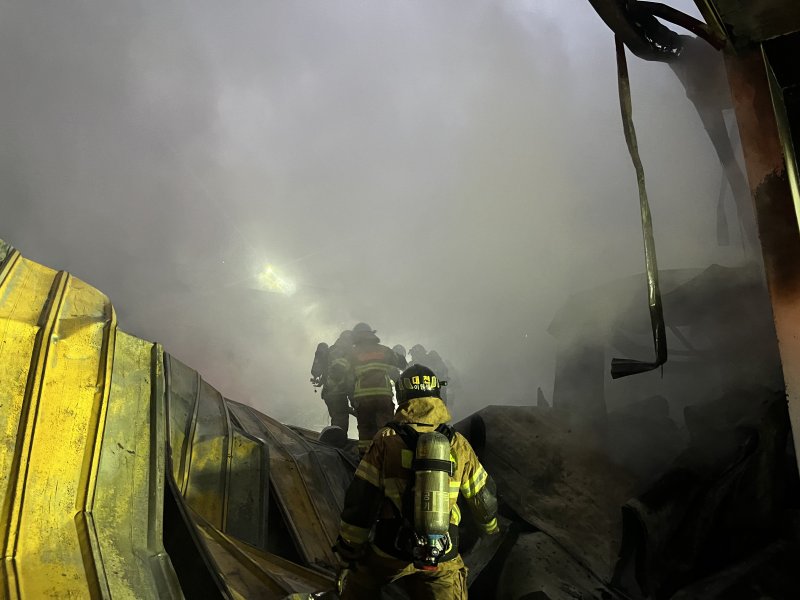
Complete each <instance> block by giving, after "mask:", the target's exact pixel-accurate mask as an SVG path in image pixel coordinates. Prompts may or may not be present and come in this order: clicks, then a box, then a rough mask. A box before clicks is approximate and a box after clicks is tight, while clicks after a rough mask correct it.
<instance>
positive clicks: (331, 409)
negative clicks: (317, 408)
mask: <svg viewBox="0 0 800 600" xmlns="http://www.w3.org/2000/svg"><path fill="white" fill-rule="evenodd" d="M323 400H324V401H325V404H326V405H327V406H328V414H329V415H330V416H331V425H336V426H337V427H341V428H342V429H343V430H344V432H345V433H347V429H348V428H349V427H350V405H349V404H348V402H347V394H330V395H327V396H325V397H324V398H323Z"/></svg>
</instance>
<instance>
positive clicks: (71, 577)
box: [0, 243, 182, 599]
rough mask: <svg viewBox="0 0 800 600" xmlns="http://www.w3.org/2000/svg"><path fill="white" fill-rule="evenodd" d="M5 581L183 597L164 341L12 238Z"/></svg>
mask: <svg viewBox="0 0 800 600" xmlns="http://www.w3.org/2000/svg"><path fill="white" fill-rule="evenodd" d="M0 261H2V262H1V263H0V265H1V266H0V422H2V427H3V433H2V444H0V493H2V496H3V498H2V499H3V502H2V507H3V508H2V515H0V530H1V531H2V537H1V538H0V539H1V540H2V545H3V563H2V571H1V572H0V586H1V587H0V589H2V594H3V596H4V597H6V598H31V599H39V598H51V597H59V598H62V597H71V598H84V597H87V596H88V595H89V594H91V595H92V596H93V597H106V598H108V597H115V598H147V597H152V598H156V597H159V598H180V597H182V594H181V591H180V588H179V587H178V584H177V579H176V577H175V573H174V570H173V569H172V565H171V563H170V559H169V557H168V556H167V555H166V553H165V552H164V548H163V545H162V543H161V518H162V498H163V481H164V464H165V463H164V460H163V458H164V454H163V453H164V421H163V410H164V405H163V402H162V401H161V400H160V397H159V396H158V395H154V396H152V398H153V402H151V386H152V385H153V382H154V381H155V380H157V379H158V378H159V377H160V376H161V375H160V371H161V369H162V365H161V358H160V357H161V352H160V350H159V348H158V347H157V346H154V345H153V344H152V343H149V342H145V341H143V340H139V339H137V338H134V337H132V336H129V335H126V334H124V333H122V332H120V331H118V330H117V322H116V316H115V314H114V310H113V308H112V306H111V304H110V303H109V301H108V298H106V296H104V295H103V294H102V293H100V292H98V291H97V290H95V289H94V288H92V287H91V286H89V285H87V284H86V283H84V282H83V281H81V280H79V279H77V278H75V277H72V276H71V275H69V274H68V273H65V272H63V271H54V270H52V269H48V268H46V267H43V266H41V265H38V264H36V263H34V262H32V261H29V260H26V259H25V258H23V257H22V256H20V254H19V252H17V251H16V250H14V249H12V248H10V247H9V246H8V245H7V244H4V243H0Z"/></svg>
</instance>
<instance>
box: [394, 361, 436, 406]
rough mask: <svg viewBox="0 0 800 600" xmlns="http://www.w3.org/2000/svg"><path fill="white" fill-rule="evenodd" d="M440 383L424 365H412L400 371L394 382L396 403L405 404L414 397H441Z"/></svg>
mask: <svg viewBox="0 0 800 600" xmlns="http://www.w3.org/2000/svg"><path fill="white" fill-rule="evenodd" d="M442 383H443V382H440V381H439V378H438V377H436V374H435V373H434V372H433V371H431V370H430V369H429V368H428V367H426V366H425V365H414V366H412V367H408V368H407V369H406V370H405V371H403V372H402V373H400V376H399V377H398V378H397V381H396V382H395V384H394V389H395V391H396V392H397V403H398V404H405V403H406V402H408V401H409V400H412V399H414V398H430V397H431V396H433V397H436V398H441V397H442V396H441V393H442V388H441V386H442Z"/></svg>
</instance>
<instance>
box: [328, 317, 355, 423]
mask: <svg viewBox="0 0 800 600" xmlns="http://www.w3.org/2000/svg"><path fill="white" fill-rule="evenodd" d="M352 350H353V332H352V331H343V332H342V333H341V334H339V338H338V339H337V340H336V342H335V343H334V344H333V346H331V347H330V348H329V349H328V360H327V369H326V372H325V376H324V379H323V385H322V399H323V400H324V401H325V404H326V406H327V407H328V414H329V415H330V417H331V425H334V426H336V427H340V428H341V429H342V430H344V433H345V435H347V430H348V429H349V426H350V404H349V400H348V399H349V398H350V397H351V396H352V393H353V376H352V370H351V368H350V354H351V352H352Z"/></svg>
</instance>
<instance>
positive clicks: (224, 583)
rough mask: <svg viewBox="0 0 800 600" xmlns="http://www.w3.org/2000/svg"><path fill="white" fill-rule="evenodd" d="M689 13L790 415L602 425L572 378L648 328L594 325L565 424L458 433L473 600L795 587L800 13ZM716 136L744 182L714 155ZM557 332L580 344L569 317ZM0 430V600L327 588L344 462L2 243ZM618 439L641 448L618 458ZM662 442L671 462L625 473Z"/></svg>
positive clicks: (471, 428) (668, 49)
mask: <svg viewBox="0 0 800 600" xmlns="http://www.w3.org/2000/svg"><path fill="white" fill-rule="evenodd" d="M590 1H591V2H592V4H593V5H594V6H595V8H596V9H597V10H598V12H599V13H600V14H601V16H602V17H603V18H604V20H605V21H606V22H607V23H608V24H609V26H610V27H611V28H612V29H614V31H615V32H616V33H617V35H618V37H619V38H620V39H621V40H622V41H623V42H624V43H625V44H626V45H627V46H628V47H629V48H630V49H632V50H633V51H634V52H635V53H636V54H637V55H639V56H641V57H643V58H647V59H655V60H662V59H672V58H675V57H677V56H678V55H679V54H680V47H679V46H680V41H679V40H678V39H677V37H676V36H674V35H673V34H672V33H671V32H669V30H666V28H665V27H664V26H663V25H661V24H660V23H659V22H658V21H657V20H656V19H655V18H654V16H664V15H667V16H673V17H674V16H675V15H674V13H669V11H666V12H665V11H664V7H662V6H661V5H658V4H655V3H650V2H640V1H633V2H622V1H619V0H606V1H601V0H590ZM698 5H699V6H700V8H701V10H702V12H703V14H704V16H705V18H706V21H707V23H708V26H707V29H706V30H705V33H706V34H707V35H712V36H713V37H714V39H716V40H719V41H720V43H721V44H722V43H724V44H725V45H726V62H727V70H728V79H729V81H730V85H731V91H732V98H733V106H734V108H735V109H736V112H737V118H738V121H739V126H740V131H741V137H742V140H743V145H744V154H745V158H746V162H747V171H748V177H749V182H750V184H749V187H750V191H751V193H752V197H753V199H754V202H755V212H756V222H757V226H758V236H759V239H760V245H761V248H762V250H763V254H764V264H765V273H766V281H767V284H768V288H769V296H768V298H769V302H770V304H771V309H772V313H773V316H774V323H775V327H776V329H777V333H778V336H777V345H776V346H775V347H774V348H773V351H774V352H777V354H778V355H779V356H778V358H779V359H780V364H781V367H782V372H781V374H782V377H783V380H784V383H785V386H786V387H785V389H786V392H787V393H788V398H789V411H788V412H787V409H786V395H785V393H784V390H783V389H777V390H775V389H771V387H774V386H772V383H774V381H775V378H774V377H773V376H772V375H768V376H767V375H765V377H766V378H767V379H768V381H764V382H762V383H764V384H765V385H764V386H762V387H751V388H740V389H735V390H732V391H731V390H729V391H727V392H725V393H719V394H717V393H716V391H720V392H721V390H716V391H714V390H711V389H709V392H708V393H709V394H712V393H713V394H715V397H713V398H706V399H705V400H706V401H705V402H703V403H701V404H696V403H691V402H688V403H687V404H689V406H687V408H686V410H685V412H684V420H685V432H686V434H685V435H683V436H682V435H679V434H678V433H677V430H678V427H677V425H676V424H675V423H674V422H673V421H672V420H671V419H670V415H669V411H668V410H666V409H665V403H666V402H667V401H666V400H664V399H663V398H661V399H660V398H653V397H645V398H640V399H639V400H640V401H639V402H631V403H629V404H628V405H627V406H625V407H621V408H620V409H619V410H617V411H610V412H609V411H608V410H607V406H606V404H605V400H604V395H603V390H602V389H601V388H599V387H598V384H597V382H596V380H594V381H593V380H592V379H591V378H585V377H584V378H581V379H580V381H581V382H582V383H581V384H580V385H578V384H577V381H578V379H577V378H575V377H573V376H571V375H570V374H571V373H574V370H575V369H583V368H584V367H585V366H586V365H588V367H589V370H590V371H591V372H595V371H597V372H601V369H602V366H603V365H604V364H605V356H606V354H605V351H604V350H603V349H602V348H601V346H602V344H601V343H600V341H599V340H598V338H597V336H600V337H602V336H603V335H606V334H608V333H609V332H612V333H614V334H615V335H616V337H615V339H614V343H613V344H612V345H615V346H616V347H628V348H632V347H635V346H636V340H635V337H636V335H637V333H636V332H630V331H627V332H626V330H625V329H624V328H619V327H615V326H614V327H611V328H610V329H606V330H602V328H601V330H600V331H594V333H595V337H594V338H592V339H589V340H586V341H587V342H588V343H587V344H585V345H584V346H583V351H582V352H583V354H581V355H580V356H572V355H562V356H560V357H559V372H558V373H557V385H556V394H555V397H554V404H553V407H552V408H551V407H549V406H546V405H545V403H544V402H541V406H537V407H533V406H530V407H500V406H491V407H487V408H485V409H483V410H481V411H479V412H478V413H476V414H474V415H472V416H470V417H468V418H466V419H465V420H463V421H461V422H460V423H459V424H457V428H458V429H459V431H461V432H462V433H463V434H464V435H465V436H467V438H468V439H469V440H470V442H471V444H472V445H473V447H474V448H475V449H476V451H477V452H478V454H479V457H480V459H481V461H482V463H483V464H484V465H485V466H486V468H487V469H488V470H489V471H490V472H491V473H492V474H493V477H494V478H495V479H496V481H497V485H498V491H499V494H500V500H501V510H502V514H503V517H504V526H505V534H504V536H502V537H501V538H499V539H497V540H493V541H492V542H491V543H490V542H488V541H487V540H481V539H479V538H478V537H477V535H476V533H475V532H474V531H471V530H470V526H469V523H468V522H465V523H464V525H463V529H464V531H463V534H462V536H461V538H462V542H463V545H464V548H463V550H464V551H463V555H464V558H465V561H466V562H467V564H468V566H469V567H470V569H471V571H470V582H471V586H472V588H471V589H472V591H473V595H474V596H475V597H479V598H502V599H513V600H518V599H522V598H550V599H552V600H561V599H562V598H563V599H566V598H603V599H607V598H612V599H614V598H657V599H661V598H673V599H675V600H688V599H692V598H695V599H700V598H703V599H710V598H726V597H733V596H731V594H732V593H733V591H735V592H736V594H737V595H736V596H735V597H740V598H750V597H757V596H758V595H759V594H760V595H762V596H763V595H771V596H772V597H776V598H781V597H791V593H792V592H793V591H796V590H798V589H800V574H798V573H797V570H796V569H795V568H794V565H795V564H796V563H797V561H798V559H800V545H798V530H797V525H798V521H797V518H796V514H797V510H798V509H800V505H798V502H797V500H798V495H799V493H800V490H799V489H798V484H797V472H796V471H797V469H796V460H795V457H794V454H793V453H792V452H791V450H792V449H793V447H792V445H791V443H790V442H791V430H790V426H789V422H790V420H789V414H791V417H792V422H793V423H794V425H795V426H794V431H798V424H799V423H800V395H799V394H800V392H798V390H800V338H798V337H797V336H796V335H795V331H796V329H795V328H796V323H797V322H798V318H800V317H798V315H799V314H800V261H798V260H797V257H798V255H800V232H799V230H798V227H797V220H798V219H797V210H796V206H798V205H800V192H798V190H800V183H799V182H798V176H797V173H798V170H797V162H796V154H795V144H796V143H797V140H798V139H800V137H798V135H799V134H800V101H799V100H798V98H800V96H798V89H800V88H799V87H798V86H799V85H800V72H798V66H797V62H796V60H795V59H794V57H796V56H798V55H800V33H798V31H800V8H798V7H797V5H796V3H793V2H788V1H780V0H765V1H764V2H758V3H743V2H735V1H733V0H703V1H699V2H698ZM697 85H698V86H699V87H698V88H697V89H695V92H697V93H696V94H695V97H698V98H699V97H702V96H703V94H702V93H701V92H702V90H703V84H702V82H700V83H699V84H697ZM698 90H699V91H698ZM698 110H700V109H699V108H698ZM705 114H706V115H707V116H708V115H709V113H705ZM709 118H711V117H709ZM705 122H706V120H705V119H704V123H705ZM710 133H711V132H710ZM712 139H714V140H716V141H715V147H716V148H717V150H718V152H719V153H720V158H721V160H722V162H723V166H724V168H725V169H726V172H727V173H728V176H729V178H730V179H731V186H732V187H736V188H737V189H738V188H741V187H742V181H741V179H740V177H739V176H738V175H737V174H736V168H735V165H734V164H733V163H731V162H730V161H729V160H728V162H727V163H726V156H727V155H726V151H725V150H724V141H722V140H720V139H719V138H718V137H714V136H712ZM721 149H722V150H721ZM751 237H752V236H751ZM694 275H697V274H693V276H694ZM728 275H729V274H728ZM703 277H705V280H704V279H703ZM714 277H717V278H718V279H720V280H721V281H722V283H723V284H724V283H725V282H726V281H727V282H728V283H730V282H732V281H734V278H727V275H726V274H725V273H721V272H720V271H719V270H716V271H714V270H710V271H709V272H707V273H705V274H702V275H701V276H700V277H694V278H692V277H688V278H684V279H683V280H682V281H681V282H680V283H679V284H676V285H675V286H673V291H674V294H675V295H674V296H673V300H675V301H677V298H678V297H681V298H683V300H684V301H686V299H688V301H689V303H688V306H689V307H690V312H689V313H688V314H689V316H691V317H692V318H693V319H695V320H692V319H688V320H687V322H688V321H692V323H694V324H695V325H696V326H698V327H702V326H703V323H704V322H707V321H708V320H709V319H712V318H713V311H708V312H707V313H706V312H704V311H702V310H700V311H695V310H694V309H693V308H691V307H693V306H694V307H696V306H698V305H699V304H698V303H704V302H708V298H707V297H704V289H705V288H704V286H703V285H702V284H698V283H697V281H701V282H702V281H706V282H707V280H708V279H709V278H711V279H713V278H714ZM692 281H694V282H695V285H692ZM737 285H740V283H737ZM740 292H741V289H738V288H734V287H730V289H729V290H728V292H727V293H730V294H739V293H740ZM669 293H672V292H668V294H667V296H665V303H668V302H670V297H669ZM692 303H694V304H692ZM768 310H769V307H765V308H764V311H765V312H764V313H761V314H762V315H764V314H765V313H766V312H767V311H768ZM571 314H574V312H571ZM764 320H765V321H766V322H767V327H769V322H768V321H769V319H766V318H765V319H764ZM695 321H696V322H695ZM681 325H682V323H679V322H677V323H675V324H674V326H675V327H678V328H679V327H680V326H681ZM762 330H763V328H762ZM551 331H552V332H553V333H554V334H555V335H565V336H573V337H574V332H570V331H569V319H563V318H562V319H559V318H557V319H556V320H555V321H554V325H553V328H552V330H551ZM673 333H674V332H673ZM676 335H677V334H676ZM729 341H730V340H726V339H720V340H717V341H716V343H717V346H715V348H717V347H718V348H721V349H722V350H723V351H724V349H725V348H726V347H728V346H727V345H726V344H728V343H729ZM687 342H689V344H688V345H687V348H686V351H687V352H688V354H692V353H693V352H694V353H696V350H697V349H696V348H694V347H692V345H691V339H689V338H687ZM609 343H611V341H609ZM775 358H776V357H775V354H774V353H773V355H772V358H771V359H770V360H765V364H766V367H765V370H764V373H769V372H770V371H769V369H770V365H775V364H777V363H776V362H775V360H774V359H775ZM726 360H727V358H723V359H721V360H720V361H718V362H719V363H723V362H725V361H726ZM728 363H729V361H728ZM576 365H577V366H576ZM777 379H778V380H779V379H780V377H777ZM592 386H594V387H592ZM0 419H1V420H2V422H3V424H4V432H5V433H4V436H3V445H2V446H0V463H2V464H0V478H1V480H2V486H0V493H2V495H3V496H2V499H3V502H2V510H3V513H2V515H0V529H1V530H2V544H3V557H4V561H3V568H2V571H1V572H0V585H1V586H2V588H1V589H2V590H3V596H4V597H8V598H30V599H34V598H35V599H38V598H43V597H61V596H65V597H87V596H91V597H96V598H181V597H190V598H195V597H197V598H215V597H216V598H268V599H269V598H276V599H277V598H284V597H286V596H287V595H289V594H293V593H296V594H306V597H308V595H310V594H314V593H317V592H319V593H323V592H327V593H328V594H329V595H330V592H329V590H332V588H333V585H334V576H335V571H336V568H337V564H336V559H335V557H334V556H333V554H332V551H331V545H332V544H333V541H334V540H335V537H336V531H337V528H338V516H339V512H340V510H341V506H342V501H343V495H344V490H345V488H346V487H347V484H348V482H349V480H350V478H351V477H352V474H353V472H354V470H355V466H356V461H357V455H356V454H355V453H354V452H353V451H352V448H349V447H348V446H347V444H344V443H343V441H342V440H339V441H336V440H335V439H334V440H332V442H326V441H325V438H324V437H323V439H320V436H319V435H318V434H316V433H315V432H309V431H305V430H302V429H298V428H292V427H288V426H286V425H283V424H281V423H278V422H277V421H275V420H274V419H271V418H270V417H269V416H267V415H264V414H262V413H260V412H258V411H256V410H254V409H252V408H250V407H248V406H245V405H244V404H241V403H238V402H234V401H232V400H229V399H226V398H224V396H223V395H222V394H221V393H220V392H219V391H217V390H215V389H214V388H213V387H212V386H210V385H209V384H208V383H207V382H205V381H204V380H203V379H202V377H201V376H200V375H199V374H198V373H197V372H196V371H194V370H193V369H191V368H190V367H188V366H186V365H184V364H183V363H181V362H180V361H179V360H177V359H176V358H174V357H172V356H170V355H169V354H168V353H167V352H165V351H164V349H163V348H161V347H160V346H159V345H158V344H154V343H151V342H148V341H145V340H141V339H139V338H136V337H134V336H131V335H129V334H126V333H125V332H123V331H122V330H120V329H118V327H117V322H116V317H115V313H114V309H113V307H112V306H111V304H110V303H109V301H108V299H107V298H106V297H105V296H104V295H103V294H102V293H101V292H99V291H98V290H96V289H94V288H92V287H91V286H90V285H88V284H86V283H84V282H82V281H80V280H78V279H76V278H74V277H72V276H70V275H69V274H67V273H64V272H56V271H54V270H52V269H49V268H47V267H44V266H41V265H38V264H36V263H34V262H32V261H29V260H26V259H25V258H24V257H22V256H21V255H20V253H19V252H18V251H17V250H15V249H14V248H12V247H11V246H9V245H8V244H6V243H3V242H0ZM620 431H626V432H637V433H638V434H639V435H638V437H637V436H631V438H630V439H628V440H624V441H622V442H621V441H620V439H621V437H622V436H620V435H619V432H620ZM620 443H622V444H623V445H624V444H627V446H625V447H624V448H621V449H620V447H619V444H620ZM637 444H638V446H637ZM653 444H655V445H660V446H659V447H660V448H661V449H662V450H663V452H662V453H661V454H660V455H659V456H658V457H657V459H658V460H654V461H651V462H648V463H647V464H645V465H643V464H642V463H641V462H636V459H637V458H640V457H641V454H642V452H641V451H642V449H643V448H644V447H645V446H647V445H653ZM787 449H788V450H789V451H787ZM387 593H388V594H390V595H391V594H392V593H393V592H391V591H388V592H387Z"/></svg>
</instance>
